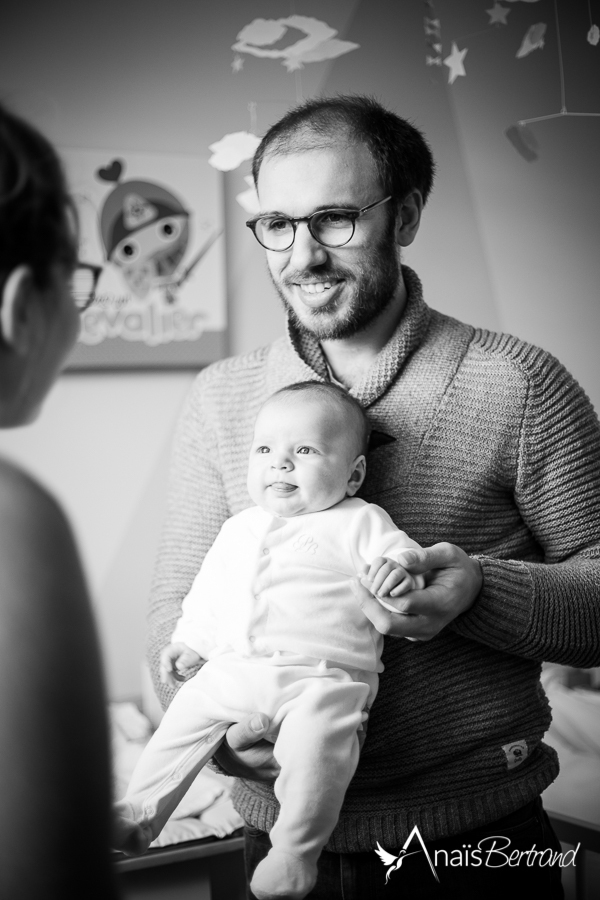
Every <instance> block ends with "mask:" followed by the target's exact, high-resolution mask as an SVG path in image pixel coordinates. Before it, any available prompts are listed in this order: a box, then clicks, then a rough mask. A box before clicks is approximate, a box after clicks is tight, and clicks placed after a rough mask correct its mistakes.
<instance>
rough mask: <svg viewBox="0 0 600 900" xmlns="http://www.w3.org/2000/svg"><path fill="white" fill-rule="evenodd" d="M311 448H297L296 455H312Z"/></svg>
mask: <svg viewBox="0 0 600 900" xmlns="http://www.w3.org/2000/svg"><path fill="white" fill-rule="evenodd" d="M314 452H315V451H314V450H313V448H312V447H298V453H314Z"/></svg>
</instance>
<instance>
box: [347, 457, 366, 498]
mask: <svg viewBox="0 0 600 900" xmlns="http://www.w3.org/2000/svg"><path fill="white" fill-rule="evenodd" d="M366 474H367V460H366V459H365V457H364V455H363V454H361V455H360V456H357V457H356V459H355V460H354V462H353V463H352V472H351V473H350V478H349V479H348V487H347V489H346V496H347V497H354V495H355V493H356V492H357V490H358V489H359V487H360V486H361V484H362V483H363V481H364V480H365V475H366Z"/></svg>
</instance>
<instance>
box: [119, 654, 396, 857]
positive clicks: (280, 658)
mask: <svg viewBox="0 0 600 900" xmlns="http://www.w3.org/2000/svg"><path fill="white" fill-rule="evenodd" d="M377 685H378V677H377V675H376V674H375V673H371V672H359V671H358V670H353V669H348V670H345V669H342V668H339V667H337V666H333V664H331V663H329V664H328V663H326V662H325V661H324V660H323V661H320V662H319V661H318V660H311V659H308V658H306V657H297V656H293V655H291V654H279V653H276V654H275V655H274V656H272V657H251V658H242V657H240V656H238V655H236V654H234V653H227V654H223V655H222V656H218V657H215V658H214V659H212V660H210V661H209V662H207V663H206V664H205V665H204V666H203V667H202V668H201V669H200V671H199V672H198V673H197V674H196V675H195V676H194V677H193V678H191V679H190V680H189V681H187V682H186V683H185V684H184V685H183V686H182V687H181V688H180V690H179V691H178V692H177V694H176V695H175V698H174V699H173V702H172V703H171V705H170V706H169V708H168V710H167V712H166V713H165V716H164V718H163V720H162V722H161V724H160V726H159V728H158V729H157V731H156V732H155V734H154V735H153V737H152V738H151V740H150V741H149V743H148V745H147V747H146V748H145V750H144V753H143V754H142V757H141V758H140V760H139V762H138V765H137V766H136V769H135V771H134V773H133V776H132V779H131V782H130V784H129V787H128V790H127V794H126V796H125V797H124V799H123V800H122V801H120V802H119V803H118V804H117V805H116V811H117V813H118V814H119V815H122V816H124V817H125V818H128V819H133V820H134V821H136V822H137V823H139V824H140V825H143V826H144V830H146V832H147V833H148V831H149V832H150V834H151V838H150V839H151V840H154V838H155V837H156V836H157V835H158V834H159V833H160V831H161V829H162V828H163V827H164V825H165V823H166V821H167V819H168V818H169V816H170V815H171V813H172V812H173V811H174V810H175V808H176V807H177V805H178V804H179V802H180V800H181V799H182V797H183V795H184V794H185V792H186V791H187V789H188V788H189V787H190V785H191V783H192V781H193V780H194V778H195V777H196V775H197V774H198V772H199V771H200V769H201V768H202V766H204V764H205V763H206V762H207V761H208V760H209V759H210V757H211V756H212V755H213V753H214V752H215V750H216V749H217V747H218V746H219V744H220V743H221V741H222V740H223V738H224V736H225V732H226V730H227V728H228V726H229V725H230V724H231V723H232V722H238V721H239V720H240V719H242V718H244V717H245V716H246V715H248V714H249V713H251V712H262V713H266V715H267V716H269V718H270V719H271V722H272V728H271V731H270V733H269V737H271V738H272V739H273V738H275V746H274V751H273V752H274V756H275V758H276V760H277V762H278V763H279V765H280V766H281V772H280V774H279V777H278V778H277V780H276V782H275V795H276V797H277V799H278V800H279V803H280V805H281V809H280V813H279V817H278V819H277V822H276V824H275V826H274V827H273V829H272V831H271V843H272V845H273V847H274V848H276V849H279V850H283V851H285V852H287V853H291V854H292V855H294V856H302V857H305V858H306V859H307V860H310V861H312V862H315V863H316V860H317V859H318V857H319V855H320V853H321V850H322V849H323V847H324V845H325V844H326V843H327V840H328V839H329V836H330V835H331V832H332V831H333V829H334V827H335V825H336V822H337V819H338V815H339V812H340V809H341V806H342V803H343V800H344V795H345V792H346V789H347V787H348V785H349V783H350V780H351V778H352V776H353V775H354V772H355V770H356V766H357V763H358V756H359V740H358V736H357V732H358V730H359V728H360V726H361V724H362V722H363V721H364V720H365V719H366V715H367V714H366V712H365V710H366V709H368V708H369V707H370V706H371V704H372V703H373V700H374V699H375V695H376V693H377Z"/></svg>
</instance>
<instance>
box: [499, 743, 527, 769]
mask: <svg viewBox="0 0 600 900" xmlns="http://www.w3.org/2000/svg"><path fill="white" fill-rule="evenodd" d="M502 749H503V750H504V752H505V753H506V762H507V765H508V768H509V769H514V768H515V767H516V766H520V765H521V763H522V762H523V760H524V759H527V752H528V751H527V741H513V742H512V743H511V744H505V745H504V747H503V748H502Z"/></svg>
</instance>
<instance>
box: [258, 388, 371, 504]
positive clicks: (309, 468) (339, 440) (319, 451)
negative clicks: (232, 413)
mask: <svg viewBox="0 0 600 900" xmlns="http://www.w3.org/2000/svg"><path fill="white" fill-rule="evenodd" d="M352 426H353V423H352V422H351V421H349V420H348V419H347V418H346V417H345V416H344V415H343V414H342V413H341V412H340V411H338V410H336V409H332V408H331V407H330V405H329V404H323V403H321V402H319V401H318V400H316V399H315V398H314V397H307V396H303V395H301V394H300V395H296V396H293V395H283V396H282V397H276V398H274V399H273V400H270V401H268V402H267V403H266V404H265V405H264V406H263V408H262V409H261V411H260V412H259V414H258V418H257V419H256V424H255V427H254V439H253V442H252V449H251V450H250V460H249V464H248V492H249V494H250V496H251V497H252V499H253V500H254V502H255V503H256V505H257V506H261V507H262V508H263V509H265V510H267V512H270V513H272V514H273V515H275V516H283V517H284V518H288V517H292V516H301V515H304V514H306V513H311V512H319V511H320V510H323V509H329V507H331V506H334V505H335V504H336V503H339V502H340V501H341V500H343V499H344V497H346V496H352V495H353V494H354V493H355V492H356V490H357V489H358V487H359V485H360V482H361V481H362V478H359V479H358V480H357V479H356V478H355V474H356V468H357V460H358V459H359V458H360V459H364V457H360V455H359V447H358V437H357V435H356V433H355V430H354V429H353V427H352Z"/></svg>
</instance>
